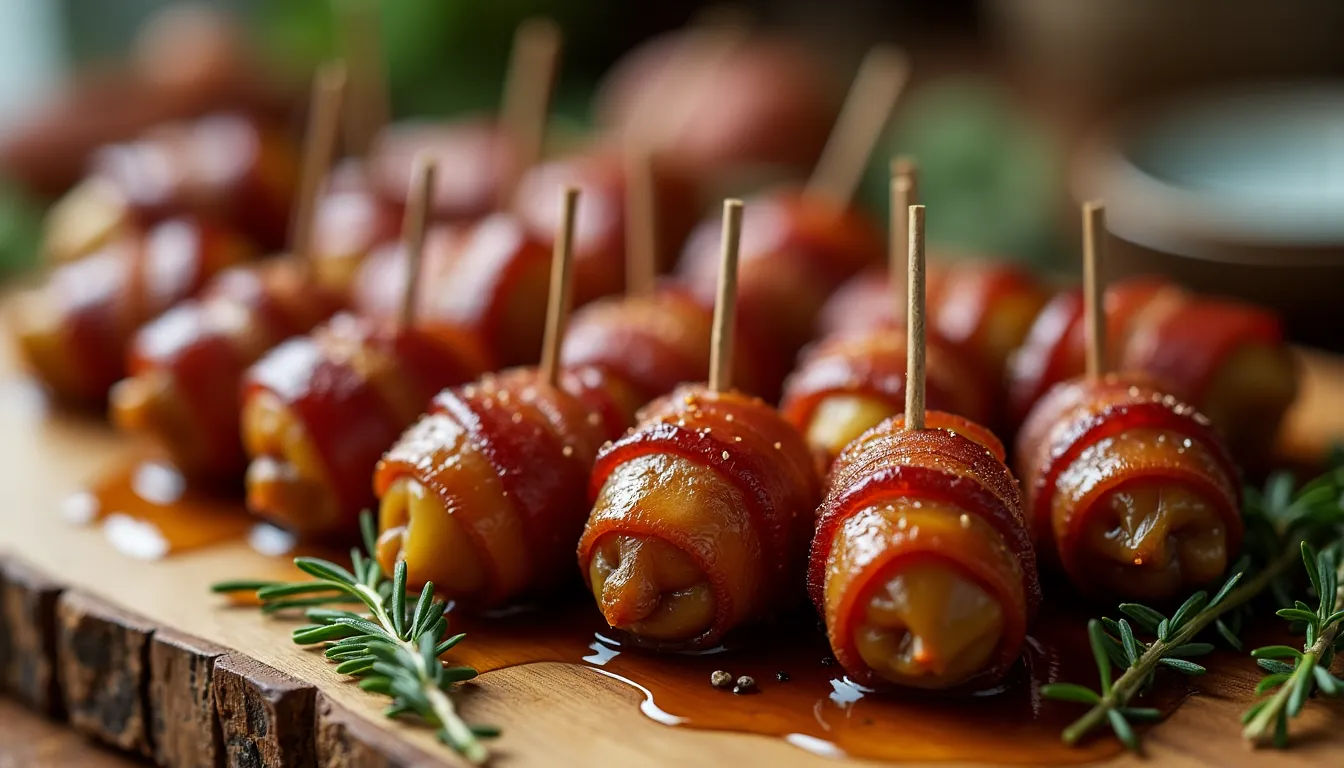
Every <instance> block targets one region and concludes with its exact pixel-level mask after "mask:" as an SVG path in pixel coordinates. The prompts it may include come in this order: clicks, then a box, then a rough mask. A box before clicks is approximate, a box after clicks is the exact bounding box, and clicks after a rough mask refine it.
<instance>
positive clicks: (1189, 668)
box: [1157, 658, 1209, 675]
mask: <svg viewBox="0 0 1344 768" xmlns="http://www.w3.org/2000/svg"><path fill="white" fill-rule="evenodd" d="M1157 663H1158V664H1161V665H1163V666H1165V667H1171V668H1172V669H1174V670H1176V671H1177V672H1183V673H1185V674H1187V675H1202V674H1204V673H1206V672H1208V671H1209V670H1207V669H1205V668H1204V667H1202V666H1200V665H1199V664H1196V663H1194V662H1193V661H1186V660H1185V659H1170V658H1165V659H1158V661H1157Z"/></svg>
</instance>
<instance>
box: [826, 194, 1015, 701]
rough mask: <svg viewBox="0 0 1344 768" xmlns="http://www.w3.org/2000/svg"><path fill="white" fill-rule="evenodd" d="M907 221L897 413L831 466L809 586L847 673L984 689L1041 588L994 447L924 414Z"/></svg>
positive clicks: (918, 305)
mask: <svg viewBox="0 0 1344 768" xmlns="http://www.w3.org/2000/svg"><path fill="white" fill-rule="evenodd" d="M909 221H910V287H909V309H908V312H907V316H908V317H909V319H910V322H909V325H908V329H909V330H908V335H909V341H908V350H909V370H908V371H907V387H906V408H905V414H904V415H903V416H898V417H895V418H892V419H888V420H886V421H883V422H882V423H881V424H879V425H878V426H876V427H874V428H872V429H871V430H869V431H868V432H866V433H864V434H863V435H862V436H861V437H860V438H859V439H858V440H856V441H855V442H853V443H852V444H850V445H849V446H848V447H847V448H846V449H845V450H844V452H843V453H842V454H841V455H840V457H839V458H838V459H837V460H836V462H835V465H834V466H833V468H832V473H831V478H830V490H829V492H828V494H827V497H826V499H825V501H824V502H823V503H822V506H821V510H820V514H819V519H818V524H817V532H816V537H815V538H814V539H813V542H812V549H811V555H810V560H809V569H808V587H809V590H810V592H811V597H812V600H813V602H814V603H815V604H816V606H817V609H818V611H819V612H820V613H821V615H822V618H823V619H824V622H825V625H826V632H827V635H828V636H829V638H830V642H831V648H832V650H833V651H834V652H835V657H836V659H837V660H838V661H839V662H840V664H841V665H842V666H843V667H844V668H845V671H846V672H847V673H848V674H849V676H850V678H851V679H853V680H855V681H857V682H859V683H861V684H864V685H897V686H908V687H915V688H937V689H943V688H953V687H969V686H983V685H989V684H992V683H994V682H995V681H997V680H998V679H999V678H1001V677H1002V676H1003V674H1004V673H1005V672H1006V671H1007V670H1008V668H1009V667H1010V666H1011V665H1012V664H1013V663H1014V662H1015V661H1016V659H1017V658H1018V656H1019V655H1020V653H1021V651H1022V645H1023V642H1024V640H1025V635H1026V629H1027V626H1028V624H1029V623H1030V621H1031V619H1032V617H1033V615H1034V614H1035V611H1036V607H1037V605H1038V603H1039V600H1040V587H1039V583H1038V580H1037V575H1036V565H1035V558H1034V554H1033V551H1032V547H1031V540H1030V535H1029V533H1028V528H1027V524H1026V520H1025V518H1024V517H1023V513H1022V506H1021V501H1020V495H1019V491H1018V488H1017V483H1016V481H1015V480H1014V479H1013V476H1012V473H1011V472H1009V471H1008V468H1007V467H1006V466H1004V463H1003V461H1004V452H1003V447H1002V445H1000V444H999V442H998V440H997V439H995V438H994V436H993V435H992V434H990V433H989V431H988V430H986V429H985V428H984V427H981V426H979V425H977V424H975V423H973V422H970V421H968V420H966V419H964V418H962V417H960V416H955V415H952V414H947V413H942V412H938V411H933V412H929V413H927V414H926V413H925V408H924V387H923V378H924V377H923V367H924V359H923V355H922V354H921V352H922V346H923V344H922V341H923V340H922V336H923V334H924V318H923V302H924V280H923V261H924V247H923V207H922V206H913V207H911V208H910V218H909Z"/></svg>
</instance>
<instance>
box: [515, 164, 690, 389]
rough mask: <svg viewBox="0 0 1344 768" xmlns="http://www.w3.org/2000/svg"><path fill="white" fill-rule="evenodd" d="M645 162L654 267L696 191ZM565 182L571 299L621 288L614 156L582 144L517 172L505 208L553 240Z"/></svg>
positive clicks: (620, 187)
mask: <svg viewBox="0 0 1344 768" xmlns="http://www.w3.org/2000/svg"><path fill="white" fill-rule="evenodd" d="M650 165H651V168H650V173H651V174H652V185H653V189H652V194H653V198H654V205H655V206H656V208H657V211H658V215H657V217H656V218H657V226H656V227H655V228H654V229H655V237H656V242H655V243H654V253H655V254H657V255H660V256H661V257H662V262H663V263H660V264H658V265H657V269H658V271H659V272H662V271H664V270H665V269H666V268H667V267H670V266H671V257H672V256H673V255H675V254H676V253H677V252H678V250H679V249H680V248H681V246H682V244H683V242H684V241H685V240H686V235H687V233H689V232H690V231H691V227H693V226H694V225H695V218H694V217H695V215H696V196H695V189H694V187H693V185H692V184H691V183H690V180H689V179H688V178H686V177H685V176H683V175H681V174H677V173H675V172H673V170H672V169H671V168H670V167H669V166H668V164H666V163H661V162H657V158H652V159H651V160H650ZM568 186H576V187H579V188H580V189H582V190H583V200H582V201H581V202H580V204H579V210H578V218H577V220H576V221H575V225H574V285H575V288H576V291H575V294H574V300H575V302H576V303H578V304H583V303H585V302H587V301H591V300H592V299H595V298H597V297H599V296H606V295H609V294H615V293H619V292H620V291H621V289H622V288H623V287H624V286H625V279H626V278H625V250H626V248H625V246H626V217H627V213H626V210H625V209H626V177H625V166H624V163H623V160H622V158H621V156H620V154H619V153H616V152H611V151H604V150H591V149H590V150H587V151H585V152H582V153H581V154H577V155H573V156H571V157H568V158H564V159H560V160H554V161H551V162H548V163H543V164H542V165H539V166H537V167H535V168H533V169H531V170H530V171H528V172H527V174H525V175H524V176H523V178H522V180H521V181H520V182H519V183H518V191H517V193H516V195H515V196H514V201H513V209H514V210H515V211H516V212H517V214H518V217H519V218H520V219H522V221H523V222H524V224H525V225H526V226H527V228H528V230H529V231H530V232H531V234H532V236H533V237H534V238H535V239H537V240H538V241H540V242H543V243H550V242H553V241H554V240H555V237H556V233H557V231H558V230H559V224H560V221H559V213H560V212H559V210H558V209H557V208H556V204H555V201H556V200H557V199H559V198H560V196H561V194H562V193H563V191H564V188H565V187H568ZM660 394H661V393H660Z"/></svg>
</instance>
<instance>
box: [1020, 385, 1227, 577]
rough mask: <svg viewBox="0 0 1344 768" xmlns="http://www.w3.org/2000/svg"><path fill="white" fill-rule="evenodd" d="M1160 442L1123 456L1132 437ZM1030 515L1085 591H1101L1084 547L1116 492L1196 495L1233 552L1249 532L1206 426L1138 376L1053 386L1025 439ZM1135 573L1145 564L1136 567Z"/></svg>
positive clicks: (1023, 466)
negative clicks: (1164, 489)
mask: <svg viewBox="0 0 1344 768" xmlns="http://www.w3.org/2000/svg"><path fill="white" fill-rule="evenodd" d="M1134 434H1144V435H1150V434H1156V435H1157V437H1156V438H1154V439H1153V442H1152V443H1151V444H1148V443H1145V444H1142V445H1139V446H1136V447H1134V448H1133V450H1130V451H1127V452H1122V446H1121V445H1120V444H1119V443H1118V441H1120V440H1127V439H1128V436H1129V435H1134ZM1017 462H1018V470H1019V475H1020V476H1021V478H1022V482H1023V487H1024V488H1025V499H1026V509H1027V514H1028V516H1029V517H1030V519H1031V524H1032V527H1033V531H1034V534H1035V536H1036V537H1037V539H1038V541H1040V542H1042V544H1041V546H1042V547H1043V549H1044V551H1046V552H1048V553H1050V558H1051V559H1052V560H1054V561H1056V562H1058V563H1059V564H1060V565H1062V567H1063V569H1064V570H1065V572H1066V573H1068V574H1069V576H1070V578H1071V579H1072V580H1073V581H1074V583H1075V584H1077V585H1078V586H1079V587H1080V588H1082V589H1084V590H1088V591H1098V589H1099V588H1098V586H1097V585H1096V584H1093V583H1092V581H1091V578H1090V577H1089V575H1088V571H1087V569H1086V568H1085V564H1086V563H1087V562H1088V559H1089V558H1091V557H1093V556H1094V555H1093V553H1091V552H1090V551H1089V546H1088V545H1087V544H1086V543H1085V542H1083V541H1082V534H1083V531H1084V529H1085V527H1086V526H1087V525H1088V524H1089V522H1091V521H1092V518H1093V516H1094V515H1104V514H1107V510H1104V509H1102V508H1101V505H1100V504H1099V502H1100V501H1101V500H1103V499H1105V498H1106V497H1107V495H1108V494H1110V493H1111V492H1113V491H1117V490H1121V489H1124V488H1127V487H1135V486H1137V485H1139V484H1141V483H1144V482H1161V483H1168V484H1173V485H1178V486H1181V487H1185V488H1188V489H1190V490H1191V491H1193V492H1194V493H1196V494H1197V495H1198V497H1199V498H1200V499H1201V500H1202V501H1201V503H1202V504H1204V505H1207V507H1208V508H1209V509H1210V510H1211V512H1212V514H1213V515H1214V516H1215V517H1216V518H1217V519H1218V521H1219V522H1220V523H1221V525H1222V526H1223V528H1224V530H1225V531H1226V539H1225V543H1224V545H1223V547H1224V550H1225V551H1226V552H1227V553H1234V552H1236V551H1237V548H1238V546H1239V542H1240V539H1241V533H1242V523H1241V517H1240V509H1241V492H1240V475H1239V473H1238V471H1237V468H1236V465H1235V464H1234V463H1233V462H1232V458H1231V456H1230V455H1229V453H1228V451H1227V448H1226V447H1225V446H1224V444H1223V443H1222V441H1221V440H1219V439H1218V437H1217V435H1216V434H1215V433H1214V431H1213V429H1212V428H1211V425H1210V423H1209V421H1208V420H1207V419H1206V418H1204V417H1203V416H1202V415H1200V414H1199V413H1198V412H1197V411H1195V410H1194V409H1193V408H1192V407H1190V406H1188V405H1186V404H1184V403H1182V402H1181V401H1179V400H1177V399H1176V398H1175V397H1172V396H1170V395H1167V394H1165V393H1163V392H1162V391H1161V390H1160V389H1158V388H1157V387H1156V386H1154V384H1153V381H1152V379H1150V378H1145V377H1142V376H1137V375H1128V376H1121V375H1115V374H1112V375H1109V376H1107V377H1105V378H1103V379H1100V380H1097V381H1092V380H1088V379H1084V378H1079V379H1073V380H1070V381H1068V382H1065V383H1062V384H1059V385H1057V386H1056V387H1054V388H1053V389H1052V390H1051V391H1050V392H1049V393H1047V394H1046V396H1045V397H1044V398H1042V399H1041V401H1040V402H1039V403H1038V404H1037V406H1036V407H1035V408H1034V409H1033V410H1032V412H1031V414H1030V416H1029V417H1028V418H1027V421H1026V423H1025V424H1024V425H1023V427H1022V430H1021V432H1020V433H1019V435H1018V443H1017ZM1135 565H1136V566H1138V565H1142V563H1141V562H1136V563H1135Z"/></svg>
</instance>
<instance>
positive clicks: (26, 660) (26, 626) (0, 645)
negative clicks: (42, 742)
mask: <svg viewBox="0 0 1344 768" xmlns="http://www.w3.org/2000/svg"><path fill="white" fill-rule="evenodd" d="M63 591H64V587H62V586H61V585H60V584H58V583H57V582H56V581H54V580H52V579H49V578H47V577H46V576H44V575H43V574H41V573H39V572H38V571H37V570H36V569H34V568H32V567H31V566H29V565H28V564H26V563H24V562H23V561H22V560H20V559H18V558H17V557H15V556H13V555H3V556H0V688H3V689H4V690H5V692H6V693H8V694H9V695H10V696H11V697H13V698H15V699H17V700H18V701H20V702H22V703H23V704H24V705H26V706H27V707H28V708H29V709H33V710H35V711H37V712H39V713H41V714H43V715H46V716H47V717H53V718H61V717H63V716H64V714H65V711H64V706H63V696H62V694H61V680H60V674H59V669H58V665H57V664H56V634H57V633H56V604H57V601H58V599H59V598H60V595H61V593H62V592H63Z"/></svg>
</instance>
